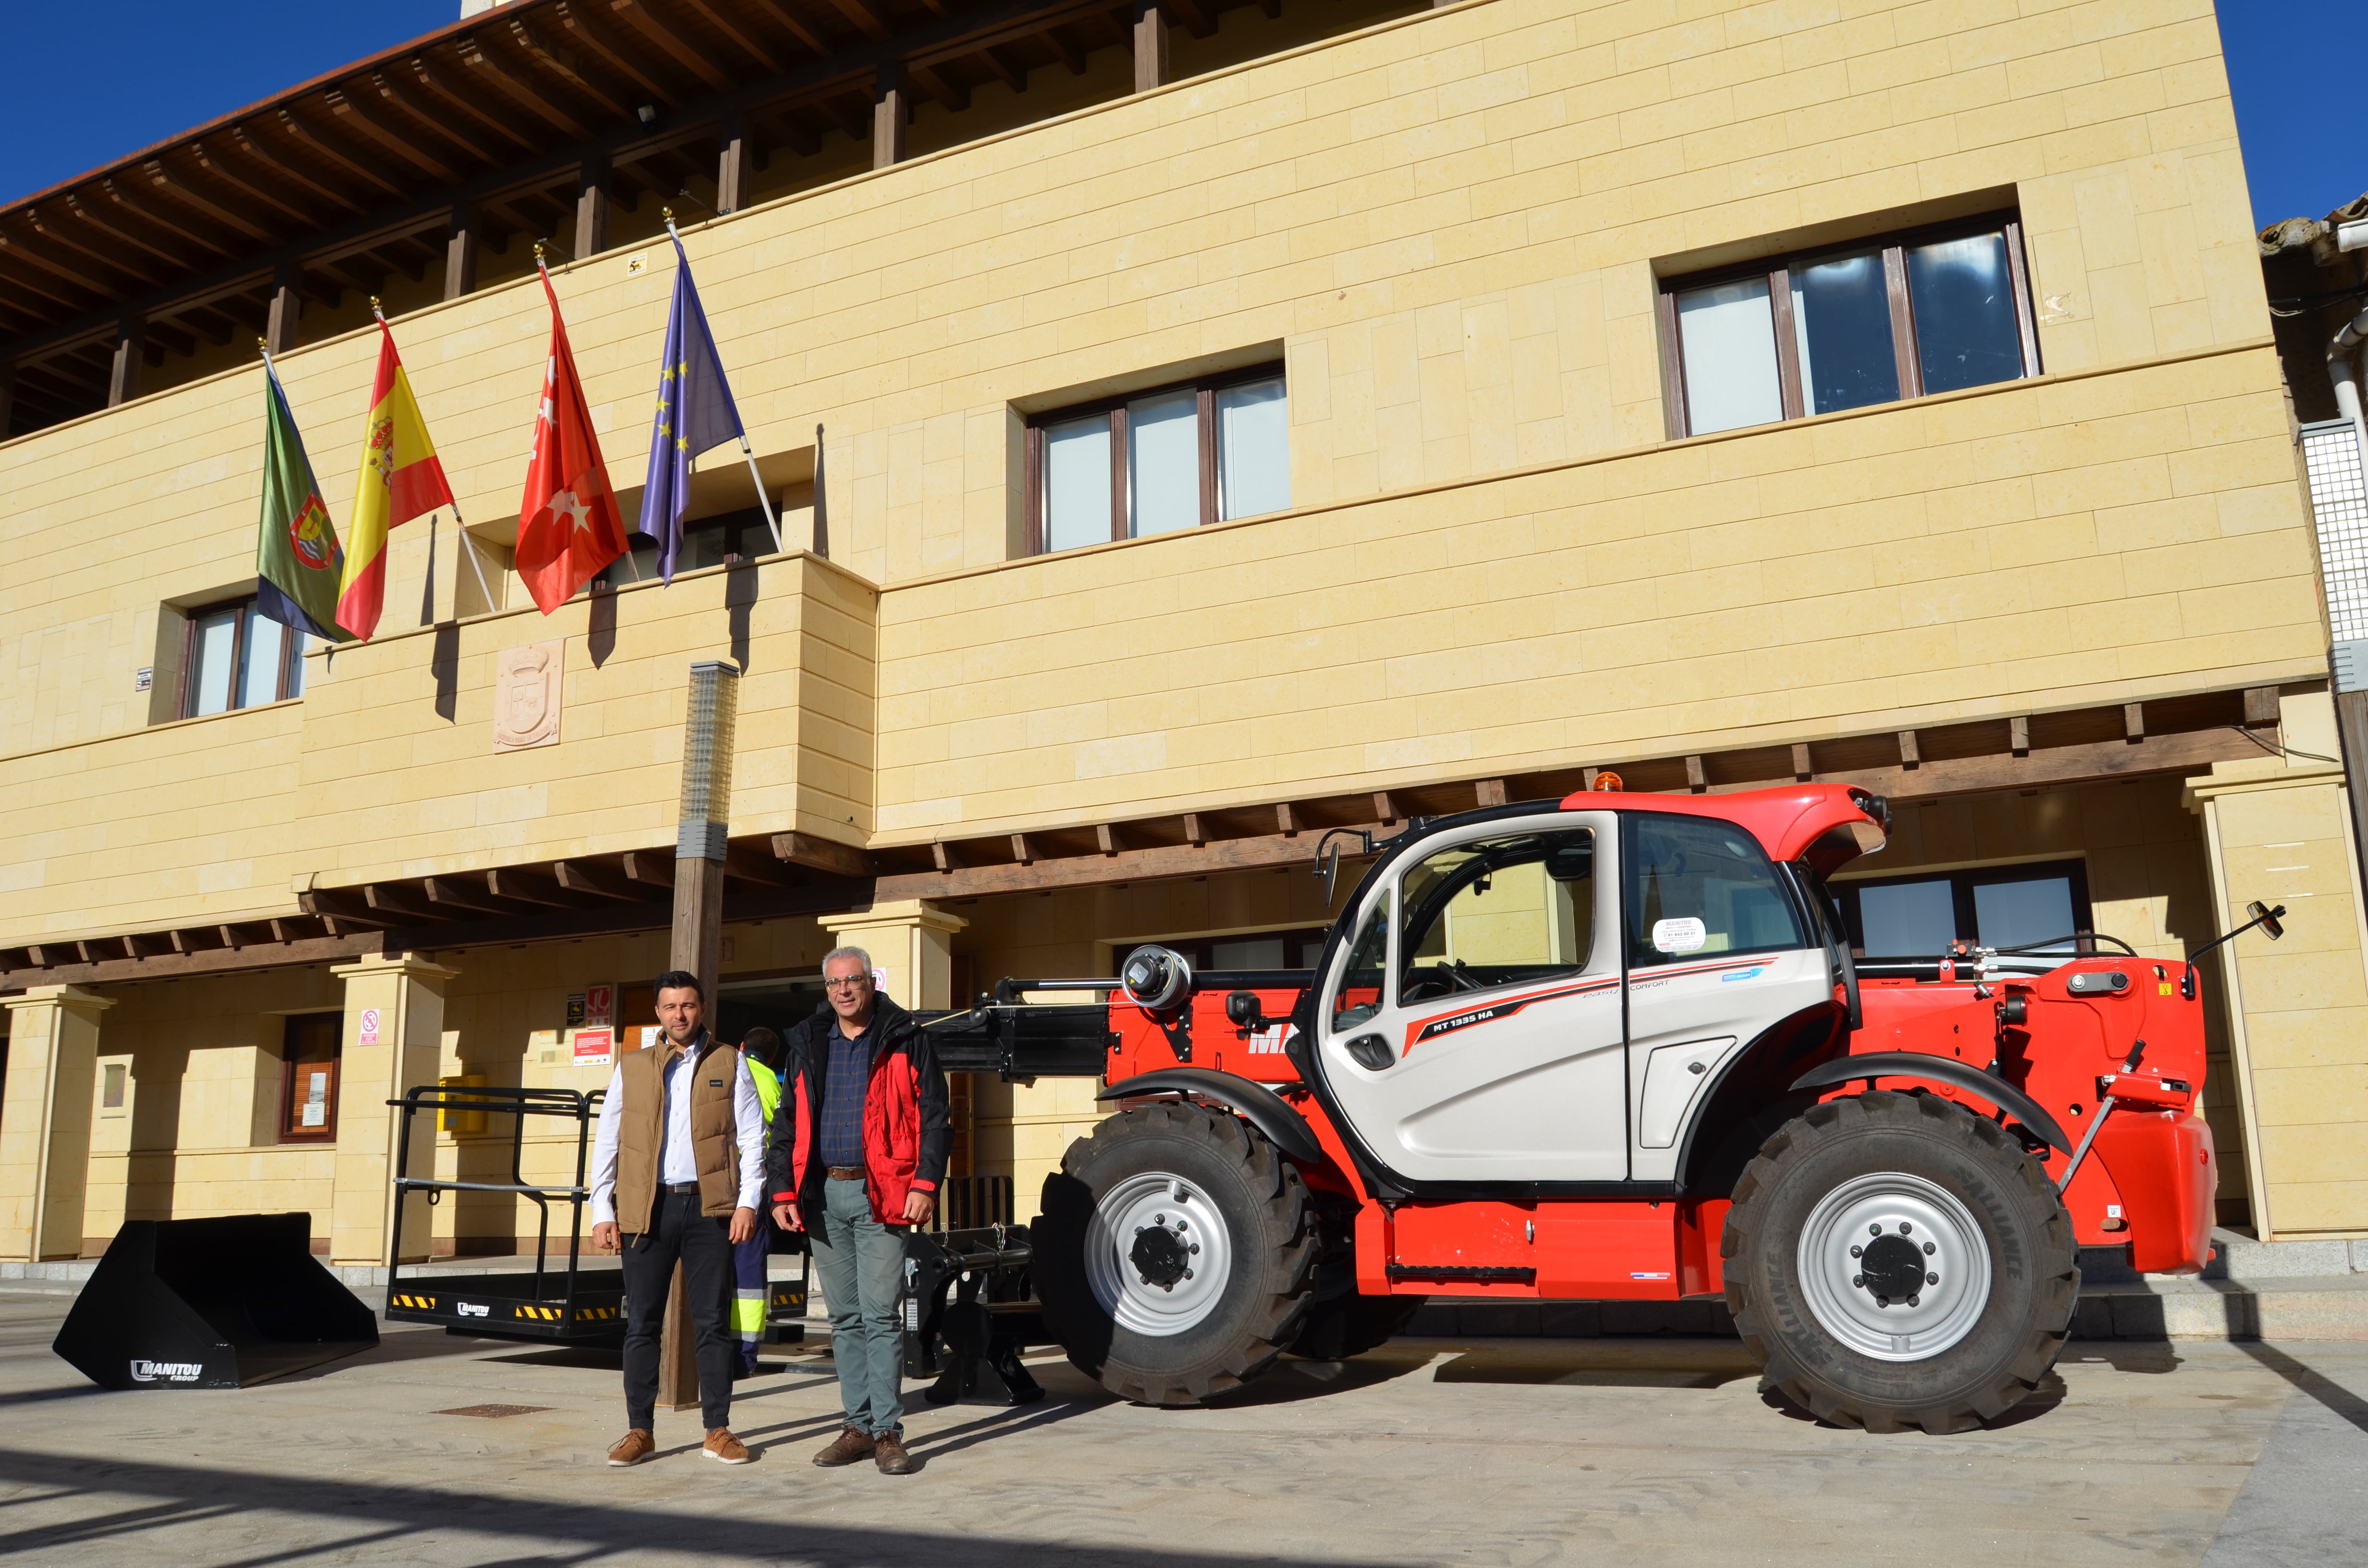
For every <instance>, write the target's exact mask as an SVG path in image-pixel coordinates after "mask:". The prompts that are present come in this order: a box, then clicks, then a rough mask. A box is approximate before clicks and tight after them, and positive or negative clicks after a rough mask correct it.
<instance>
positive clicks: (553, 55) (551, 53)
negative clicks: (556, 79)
mask: <svg viewBox="0 0 2368 1568" xmlns="http://www.w3.org/2000/svg"><path fill="white" fill-rule="evenodd" d="M504 19H505V20H506V21H507V22H508V24H509V29H510V37H511V39H512V40H515V41H516V42H517V44H518V47H519V48H521V49H523V50H525V51H527V52H528V53H529V54H531V55H533V56H534V57H535V58H536V59H537V60H540V61H541V62H543V64H545V65H546V66H549V67H550V68H551V69H552V70H553V71H555V72H557V73H558V74H560V75H562V76H564V77H565V78H567V80H569V81H570V82H573V83H574V84H575V87H576V90H577V91H579V92H581V93H582V94H583V95H584V96H585V97H588V98H590V99H592V100H593V101H594V102H596V103H598V105H599V106H600V107H601V108H605V109H607V110H608V111H609V113H610V114H613V115H618V116H620V117H622V116H626V115H630V114H632V112H633V111H632V106H631V105H629V104H627V103H626V102H625V101H624V100H623V99H621V98H620V97H618V96H617V95H616V94H614V93H612V92H610V91H609V89H608V88H607V87H605V86H603V85H600V84H599V83H598V82H595V81H594V80H592V78H590V77H589V76H586V75H585V74H583V73H582V72H580V71H578V70H576V69H575V60H574V59H573V58H572V57H571V56H570V54H569V53H568V51H565V50H564V49H561V48H559V47H558V46H556V45H555V44H548V43H545V42H544V41H543V40H542V35H541V34H540V33H538V32H536V31H535V30H534V28H531V27H529V25H528V24H527V19H526V18H525V17H521V16H518V15H515V14H513V15H510V16H507V17H505V18H504Z"/></svg>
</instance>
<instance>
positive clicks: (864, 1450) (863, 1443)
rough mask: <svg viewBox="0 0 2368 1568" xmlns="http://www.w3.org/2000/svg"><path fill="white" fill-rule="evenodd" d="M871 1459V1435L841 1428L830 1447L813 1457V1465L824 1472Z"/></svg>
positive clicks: (847, 1427)
mask: <svg viewBox="0 0 2368 1568" xmlns="http://www.w3.org/2000/svg"><path fill="white" fill-rule="evenodd" d="M870 1458H871V1434H870V1433H868V1432H860V1431H858V1430H856V1429H855V1428H854V1427H852V1426H842V1427H840V1428H839V1430H838V1437H837V1440H836V1441H834V1442H833V1443H832V1444H831V1445H830V1447H828V1448H826V1449H824V1450H823V1451H822V1452H820V1453H818V1454H816V1455H814V1463H816V1464H818V1465H820V1466H822V1467H823V1468H824V1469H825V1470H835V1469H837V1467H838V1466H840V1465H843V1464H853V1463H854V1462H855V1461H856V1460H861V1459H870Z"/></svg>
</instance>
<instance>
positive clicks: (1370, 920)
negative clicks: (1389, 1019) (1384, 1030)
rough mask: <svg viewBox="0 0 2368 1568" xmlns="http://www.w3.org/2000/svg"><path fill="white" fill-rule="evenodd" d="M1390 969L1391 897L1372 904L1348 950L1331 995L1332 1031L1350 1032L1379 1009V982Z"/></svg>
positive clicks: (1384, 894)
mask: <svg viewBox="0 0 2368 1568" xmlns="http://www.w3.org/2000/svg"><path fill="white" fill-rule="evenodd" d="M1389 967H1390V895H1389V894H1388V893H1386V892H1384V893H1383V894H1382V895H1381V897H1379V898H1377V899H1375V900H1374V901H1373V907H1372V909H1370V910H1368V911H1367V912H1366V914H1365V925H1364V928H1363V929H1361V930H1360V931H1359V932H1358V933H1357V940H1356V942H1355V943H1354V944H1353V945H1352V946H1350V948H1349V962H1348V965H1347V967H1346V968H1344V969H1342V970H1341V971H1340V988H1339V989H1338V991H1336V992H1334V993H1333V994H1332V1028H1334V1029H1335V1030H1339V1029H1353V1028H1356V1027H1357V1026H1358V1025H1359V1024H1361V1023H1363V1022H1364V1021H1365V1020H1366V1019H1367V1018H1370V1017H1372V1016H1373V1015H1374V1014H1375V1013H1378V1012H1380V1011H1381V1010H1382V982H1383V979H1385V978H1386V977H1387V975H1388V973H1389Z"/></svg>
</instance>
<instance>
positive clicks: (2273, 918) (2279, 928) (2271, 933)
mask: <svg viewBox="0 0 2368 1568" xmlns="http://www.w3.org/2000/svg"><path fill="white" fill-rule="evenodd" d="M2285 912H2286V906H2285V905H2284V904H2283V903H2282V904H2280V905H2278V906H2277V907H2276V908H2275V909H2271V908H2270V907H2269V906H2268V905H2266V904H2264V903H2262V902H2261V901H2260V899H2258V898H2257V899H2255V900H2254V901H2253V902H2252V903H2248V904H2247V905H2246V906H2245V913H2246V914H2248V915H2251V916H2252V917H2253V921H2254V923H2255V924H2256V925H2258V926H2260V928H2261V930H2262V931H2263V933H2264V934H2266V935H2267V936H2268V937H2269V938H2270V940H2271V941H2272V942H2274V941H2276V940H2277V939H2278V938H2279V937H2283V936H2284V935H2285V934H2286V928H2285V926H2283V925H2281V924H2280V923H2279V921H2278V916H2279V915H2283V914H2284V913H2285Z"/></svg>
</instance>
